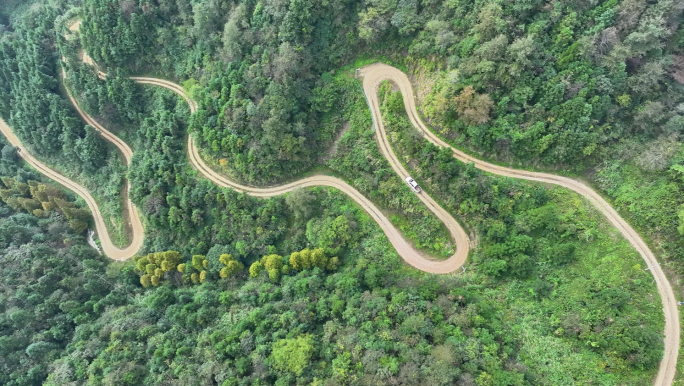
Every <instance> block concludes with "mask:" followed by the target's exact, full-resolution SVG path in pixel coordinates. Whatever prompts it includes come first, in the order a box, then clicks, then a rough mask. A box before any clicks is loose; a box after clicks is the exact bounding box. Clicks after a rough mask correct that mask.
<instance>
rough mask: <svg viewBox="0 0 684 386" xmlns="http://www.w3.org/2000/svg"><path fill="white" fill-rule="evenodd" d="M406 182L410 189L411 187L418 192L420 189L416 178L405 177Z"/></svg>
mask: <svg viewBox="0 0 684 386" xmlns="http://www.w3.org/2000/svg"><path fill="white" fill-rule="evenodd" d="M406 183H407V184H408V185H409V186H410V187H411V189H413V191H414V192H416V193H420V192H421V191H422V190H421V189H420V186H419V185H418V183H417V182H416V180H414V179H413V178H411V176H408V177H406Z"/></svg>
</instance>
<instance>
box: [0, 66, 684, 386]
mask: <svg viewBox="0 0 684 386" xmlns="http://www.w3.org/2000/svg"><path fill="white" fill-rule="evenodd" d="M362 74H363V89H364V92H365V94H366V96H367V98H368V102H369V105H370V109H371V114H372V116H373V119H374V122H375V124H376V129H377V130H376V139H377V141H378V144H379V146H380V150H381V152H382V153H383V155H384V156H385V157H386V158H387V160H388V161H389V163H390V165H391V166H392V168H393V169H394V171H395V172H396V173H397V174H399V175H400V176H401V177H402V178H403V177H405V176H408V175H409V173H408V171H407V170H406V169H405V168H404V167H403V165H402V164H401V162H400V161H399V160H398V158H397V157H396V155H395V154H394V152H393V151H392V149H391V146H390V144H389V141H388V139H387V135H386V131H385V127H384V124H383V122H382V117H381V114H380V107H379V101H378V87H379V85H380V82H382V81H383V80H389V81H391V82H393V83H394V84H395V85H396V86H398V87H399V89H400V90H401V92H402V95H403V99H404V106H405V108H406V111H407V114H408V116H409V119H410V121H411V123H412V124H413V125H414V126H415V127H416V128H417V129H418V130H419V131H420V132H421V133H422V134H423V136H424V137H425V138H426V139H427V140H429V141H430V142H432V143H434V144H435V145H437V146H440V147H448V148H450V149H451V150H452V151H453V154H454V157H456V158H457V159H459V160H460V161H462V162H465V163H473V164H474V166H475V167H477V168H478V169H481V170H483V171H486V172H489V173H492V174H496V175H501V176H506V177H513V178H520V179H525V180H531V181H538V182H543V183H549V184H554V185H559V186H563V187H565V188H568V189H571V190H573V191H575V192H577V193H579V194H580V195H582V196H583V197H585V198H586V199H587V200H589V202H590V203H591V204H592V205H594V206H595V207H596V209H598V210H599V211H600V212H601V213H603V215H604V216H606V218H607V219H608V221H610V223H611V224H613V225H614V226H615V227H616V228H617V229H618V230H619V231H620V232H621V233H622V235H623V236H624V237H625V238H626V239H627V240H628V241H629V242H630V244H632V246H634V248H636V250H637V251H638V252H639V254H640V255H641V256H642V258H643V259H644V261H645V262H646V265H647V266H649V267H651V269H650V270H651V273H652V274H653V277H654V279H655V281H656V283H657V286H658V292H659V293H660V296H661V299H662V302H663V312H664V313H665V341H664V343H665V352H664V356H663V359H662V361H661V363H660V367H659V370H658V373H657V375H656V378H655V379H654V383H653V384H654V385H655V386H669V385H671V384H672V382H673V380H674V376H675V373H676V363H677V356H678V350H679V333H680V329H679V313H678V310H677V301H676V298H675V295H674V293H673V291H672V287H671V286H670V283H669V282H668V280H667V277H666V276H665V273H664V272H663V270H662V268H661V267H660V266H659V265H658V263H657V260H656V258H655V256H654V255H653V253H652V252H651V250H650V249H649V248H648V246H647V245H646V243H645V242H644V241H643V239H642V238H641V237H640V236H639V235H638V234H637V233H636V231H634V229H633V228H632V227H631V226H630V225H629V224H628V223H627V222H626V221H625V220H624V219H622V217H620V215H619V214H618V213H617V212H616V211H615V210H614V209H613V208H612V207H611V206H610V204H608V202H606V201H605V200H604V199H603V198H602V197H601V196H600V195H599V194H597V193H596V192H595V191H594V190H593V189H591V188H590V187H589V186H588V185H586V184H584V183H582V182H580V181H577V180H573V179H571V178H567V177H561V176H556V175H553V174H547V173H538V172H530V171H526V170H517V169H511V168H506V167H502V166H499V165H494V164H491V163H488V162H484V161H481V160H479V159H477V158H474V157H472V156H470V155H468V154H466V153H464V152H462V151H460V150H458V149H455V148H453V147H452V146H450V145H449V144H447V143H446V142H444V141H443V140H442V139H440V138H439V137H437V136H436V135H435V134H434V133H432V132H431V131H430V130H429V129H428V128H427V126H426V125H425V124H424V123H423V121H422V120H421V119H420V117H419V116H418V113H417V109H416V106H415V100H414V94H413V89H412V86H411V83H410V81H409V79H408V77H407V76H406V74H404V73H403V72H401V71H400V70H398V69H396V68H394V67H391V66H388V65H385V64H374V65H370V66H367V67H365V68H363V69H362ZM100 75H104V74H102V73H100ZM132 79H133V80H134V81H136V82H137V83H141V84H149V85H156V86H160V87H164V88H167V89H169V90H171V91H173V92H175V93H176V94H178V95H180V96H181V97H182V98H183V99H184V100H185V101H186V102H187V103H188V105H189V106H190V110H191V113H194V112H195V111H196V110H197V104H196V103H195V102H194V101H193V100H191V99H190V98H189V97H188V96H187V95H186V94H185V92H184V91H183V89H182V87H180V86H179V85H177V84H175V83H172V82H169V81H166V80H161V79H155V78H147V77H133V78H132ZM71 100H72V103H73V104H74V106H75V108H76V109H77V110H78V112H79V114H80V115H82V117H83V118H84V119H85V120H86V121H87V122H88V123H89V124H91V125H93V126H94V127H96V128H97V129H98V130H99V131H100V132H101V133H102V135H103V137H104V138H106V139H108V140H110V141H111V142H112V143H114V144H115V146H117V147H118V148H119V149H120V150H121V152H122V154H124V157H125V158H126V161H127V164H128V162H129V161H130V154H132V151H131V149H130V147H128V145H127V144H125V143H124V142H123V141H121V140H120V139H118V138H117V137H116V136H114V135H113V134H112V133H110V132H109V131H107V130H106V129H104V127H102V126H101V125H99V124H97V122H96V121H95V120H93V119H92V118H91V117H90V116H88V115H87V114H85V112H83V111H82V110H81V109H80V107H79V106H78V104H77V103H76V101H75V100H74V99H73V98H71ZM0 131H2V132H3V134H4V135H5V136H6V137H7V138H8V140H9V141H10V143H11V144H12V145H14V146H16V147H17V148H19V149H20V153H19V154H20V155H21V157H22V158H24V159H25V160H26V161H27V162H28V163H29V164H31V165H32V166H34V167H35V168H36V169H37V170H38V171H40V172H41V173H43V174H45V175H46V176H48V177H49V178H52V179H54V180H55V181H57V182H59V183H60V184H62V185H64V186H65V187H67V188H68V189H71V190H73V191H74V192H76V193H77V194H79V195H80V196H81V197H83V199H84V200H85V201H86V203H87V204H88V206H89V207H90V210H91V212H92V213H93V217H94V219H95V225H96V228H97V231H98V234H99V235H100V241H101V243H102V247H103V250H104V252H105V253H106V254H107V255H108V256H110V257H111V258H114V259H117V260H124V259H127V258H130V257H132V256H133V255H134V254H135V253H136V252H137V251H138V250H139V248H140V247H141V246H142V239H143V231H142V229H143V228H142V223H141V222H140V219H139V216H138V213H137V209H136V208H135V206H134V205H133V204H132V203H131V202H130V199H128V198H126V201H127V208H128V210H130V212H129V213H130V216H129V217H130V219H131V225H132V231H133V240H132V242H131V245H129V246H128V247H127V248H125V249H119V248H117V247H116V246H114V245H113V244H112V242H111V239H110V238H109V236H108V233H107V230H106V227H105V223H104V220H103V219H102V215H101V214H100V211H99V209H98V207H97V204H96V203H95V200H94V199H93V198H92V196H90V194H89V193H88V191H87V190H86V189H85V188H83V187H81V186H80V185H78V184H76V183H75V182H73V181H71V180H69V179H67V178H66V177H64V176H62V175H61V174H59V173H58V172H55V171H53V170H52V169H50V168H48V167H47V166H45V165H44V164H43V163H41V162H40V161H38V160H36V159H35V158H34V157H32V156H31V155H30V154H29V153H28V152H27V151H26V149H24V148H23V146H22V145H21V142H20V141H19V140H18V138H17V137H16V136H15V135H14V133H13V132H12V131H11V129H10V128H9V126H7V125H6V124H5V123H4V121H1V120H0ZM188 155H189V159H190V163H191V164H192V165H193V167H194V168H195V169H197V170H198V171H199V173H200V174H202V175H203V176H204V177H206V178H208V179H210V180H211V181H213V182H214V183H216V184H217V185H219V186H221V187H228V188H232V189H235V190H237V191H239V192H244V193H247V194H250V195H252V196H255V197H272V196H277V195H281V194H284V193H287V192H290V191H293V190H296V189H300V188H305V187H311V186H330V187H333V188H336V189H339V190H341V191H343V192H344V193H346V194H347V195H349V197H350V198H351V199H353V200H354V201H356V202H357V203H358V204H359V205H360V206H361V207H362V208H363V209H364V210H365V211H366V212H367V213H368V214H369V215H370V216H371V217H372V218H373V219H374V220H375V221H376V222H377V223H378V225H379V226H380V228H381V229H382V230H383V232H384V233H385V234H386V235H387V237H388V239H389V241H390V242H391V243H392V245H393V246H394V248H395V249H396V251H397V253H398V254H399V255H401V257H402V258H403V259H404V260H405V261H406V262H407V263H408V264H410V265H412V266H414V267H415V268H417V269H420V270H423V271H425V272H430V273H449V272H453V271H454V270H456V269H458V268H459V267H461V266H462V265H463V263H465V260H466V258H467V255H468V246H469V238H468V235H467V234H466V233H465V231H464V230H463V228H462V227H461V226H460V225H459V224H458V222H457V221H456V220H454V218H453V217H452V216H451V215H450V214H449V213H447V212H446V211H445V210H444V209H443V208H441V207H440V206H439V205H438V204H437V203H436V202H435V201H434V200H433V199H432V198H430V196H429V195H427V194H418V197H419V198H420V200H421V201H423V202H424V203H425V204H426V205H427V207H428V208H429V209H430V210H431V211H432V212H433V213H435V215H436V216H437V217H438V218H439V219H440V220H442V221H443V223H444V224H445V225H446V226H447V228H448V229H449V231H450V233H451V234H452V237H453V238H454V240H455V241H456V245H457V249H456V253H454V255H453V256H451V257H450V258H449V259H447V260H443V261H433V260H427V259H425V258H424V257H423V256H422V255H421V254H420V253H419V252H418V251H416V250H415V249H414V248H413V247H412V246H411V245H410V244H409V243H407V242H406V240H405V239H404V238H403V237H402V236H401V234H400V233H399V231H398V230H397V229H396V228H395V227H394V226H393V225H392V224H391V223H390V221H389V220H388V219H387V217H385V216H384V215H383V213H382V212H381V211H380V210H379V209H378V208H377V207H376V206H375V205H374V204H373V203H372V202H370V201H369V200H368V199H367V198H365V197H364V196H363V195H362V194H361V193H359V192H358V191H357V190H356V189H354V188H352V187H351V186H350V185H348V184H347V183H346V182H344V181H342V180H340V179H338V178H335V177H331V176H325V175H316V176H312V177H308V178H304V179H301V180H298V181H295V182H292V183H289V184H284V185H280V186H275V187H268V188H255V187H251V186H246V185H242V184H239V183H237V182H235V181H233V180H231V179H229V178H227V177H225V176H223V175H221V174H219V173H217V172H215V171H214V170H212V169H211V168H210V167H209V166H208V165H207V164H206V163H205V162H204V161H203V160H202V158H201V157H200V155H199V151H198V149H197V147H196V146H195V142H194V139H193V137H192V135H190V136H188Z"/></svg>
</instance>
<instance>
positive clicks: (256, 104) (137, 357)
mask: <svg viewBox="0 0 684 386" xmlns="http://www.w3.org/2000/svg"><path fill="white" fill-rule="evenodd" d="M683 9H684V8H682V7H680V6H679V4H678V3H675V2H673V1H670V0H661V1H650V2H642V1H632V0H623V1H616V0H609V1H590V2H579V1H556V2H549V3H547V2H542V1H535V0H532V1H523V2H496V1H474V2H466V1H439V0H363V1H353V0H347V1H324V2H312V1H307V0H291V1H253V0H247V1H225V0H205V1H200V0H140V1H137V0H49V1H48V0H46V1H44V2H43V1H26V2H22V1H9V2H6V3H4V4H2V5H0V94H1V95H2V98H0V117H2V118H3V119H4V120H5V121H7V122H8V124H9V125H10V126H11V127H12V128H13V130H14V131H15V133H16V134H17V135H18V136H19V138H20V139H21V140H22V142H23V143H24V144H26V145H27V147H28V148H29V149H30V151H31V153H32V154H35V155H37V156H39V157H40V158H41V159H43V160H44V161H45V162H46V163H48V164H49V165H51V166H52V167H55V168H56V169H57V170H59V171H60V172H62V173H64V174H65V175H67V176H69V177H70V178H74V179H75V180H77V181H79V182H80V183H82V184H83V185H84V186H86V187H87V188H88V189H89V190H90V191H91V192H93V195H94V196H95V198H96V199H97V200H98V203H99V204H100V205H101V207H102V208H103V212H104V214H105V216H106V217H107V218H108V219H111V222H112V224H111V229H110V231H111V232H115V234H118V236H117V238H118V242H119V243H121V244H122V245H125V244H126V241H127V240H126V234H125V233H126V232H125V229H124V226H123V223H125V221H124V218H123V217H122V216H123V215H122V212H121V208H122V205H121V196H120V195H121V191H122V187H123V186H124V185H125V181H126V178H127V179H128V180H129V181H130V183H131V188H132V189H131V191H130V195H131V198H132V199H133V201H134V202H135V203H136V205H137V206H138V208H139V209H140V211H141V213H142V216H143V218H144V223H145V245H144V247H143V250H142V251H141V252H140V255H139V256H136V257H135V258H134V259H132V260H131V261H130V262H124V263H118V262H111V261H109V260H108V259H106V258H105V257H104V256H100V255H99V254H98V252H97V251H96V250H95V249H93V248H91V247H90V246H88V245H87V243H86V233H85V229H86V228H87V227H89V226H91V224H89V218H88V216H87V211H85V210H84V209H83V208H84V205H83V204H82V203H80V202H79V200H76V201H74V200H73V198H72V197H71V195H70V194H69V193H68V192H63V191H61V190H60V189H59V188H58V187H56V186H54V185H53V184H51V183H50V182H49V181H43V180H42V179H41V177H40V175H39V174H38V173H37V172H35V171H31V170H29V169H27V168H26V167H24V166H22V164H21V161H20V159H19V158H18V156H17V155H16V152H14V150H13V149H12V148H10V147H5V148H3V150H2V157H1V159H0V175H1V177H2V179H1V180H2V185H1V186H0V244H1V245H2V248H1V250H0V261H2V263H3V264H2V271H3V272H2V275H0V277H1V278H2V279H1V280H2V286H0V351H1V352H2V355H0V368H2V370H0V384H6V385H13V386H15V385H38V384H48V385H65V384H74V385H77V384H97V385H121V384H130V385H137V384H155V385H169V384H175V385H186V384H187V385H196V384H198V383H201V384H216V385H265V384H275V385H288V384H306V385H338V384H339V385H346V384H351V385H415V384H416V383H418V382H421V383H427V384H430V385H454V384H456V385H477V386H489V385H537V384H542V385H559V384H630V385H647V384H649V383H650V380H651V377H652V375H653V374H654V372H655V370H656V369H657V365H658V362H659V360H660V358H661V357H662V348H663V343H662V336H661V331H662V328H663V316H662V310H661V308H660V301H659V299H658V296H657V291H656V288H655V285H654V284H653V283H652V281H651V277H650V275H649V273H648V272H647V271H644V270H643V269H644V268H645V267H643V266H642V265H643V262H642V261H641V259H640V258H639V256H638V254H637V253H636V252H635V251H634V250H633V249H632V248H631V247H630V246H629V245H628V243H627V242H626V241H624V240H623V239H622V238H621V237H620V236H619V234H618V233H617V232H616V231H615V230H614V229H612V228H611V227H610V226H608V224H607V222H606V221H605V220H604V219H603V218H602V217H601V216H600V215H599V214H598V213H595V212H594V211H593V210H591V209H589V208H590V207H589V206H588V204H587V203H585V202H584V201H582V199H580V198H579V197H578V196H577V195H575V194H573V193H569V192H568V191H566V190H563V189H560V188H549V187H546V186H542V185H538V184H531V183H527V182H521V181H516V180H512V179H507V178H501V177H495V176H491V175H488V174H486V173H483V172H480V171H478V170H477V169H475V168H474V167H473V166H472V165H466V164H463V163H461V162H459V161H457V160H455V159H454V158H453V157H452V156H451V153H450V152H448V151H445V150H440V149H438V148H436V147H435V146H433V145H431V144H429V143H428V142H427V141H425V140H424V139H422V137H420V135H418V134H417V132H416V131H415V129H413V128H412V126H411V125H410V123H409V122H408V120H407V118H406V112H405V110H404V107H403V102H402V101H401V95H400V94H399V93H396V92H393V91H392V89H391V85H390V84H386V85H384V86H383V87H382V89H381V98H382V112H383V119H384V121H385V124H386V126H387V129H388V131H389V132H390V139H391V143H392V146H393V150H394V151H395V152H396V153H397V154H398V155H399V156H400V159H402V160H405V162H406V166H407V167H408V168H409V170H411V173H412V174H413V175H414V176H415V177H416V178H417V179H418V180H419V181H420V183H421V185H422V186H423V187H424V188H425V189H426V190H427V191H429V193H430V195H431V196H432V197H434V198H435V199H436V200H438V202H439V203H440V204H441V205H442V206H443V207H444V208H446V209H447V210H448V211H449V212H450V213H452V214H453V215H454V216H456V217H457V218H458V219H459V221H461V223H462V224H463V225H464V227H465V228H466V229H467V230H468V231H469V233H471V235H473V238H474V239H475V240H476V244H477V246H476V248H475V249H474V250H473V252H472V253H471V256H470V259H469V262H468V264H467V265H466V266H465V269H464V272H459V273H458V274H452V275H447V276H435V275H429V274H425V273H421V272H418V271H415V270H413V269H411V268H409V267H408V266H406V265H405V264H403V263H402V261H401V259H400V258H399V257H398V255H397V253H396V252H395V251H394V250H393V249H392V247H391V245H390V244H389V242H388V241H387V239H386V237H385V236H384V234H383V233H382V232H381V231H380V229H379V228H378V226H377V225H376V224H375V223H374V222H373V221H371V220H370V218H369V217H368V216H367V215H366V214H365V213H364V212H363V211H362V210H361V209H360V208H359V207H357V206H356V205H355V204H354V203H353V202H351V201H350V200H349V199H347V198H346V196H344V195H343V194H341V193H340V192H338V191H335V190H334V189H324V188H314V189H308V190H301V191H296V192H293V193H290V194H288V195H286V196H282V197H276V198H271V199H268V200H259V199H255V198H252V197H250V196H247V195H244V194H239V193H236V192H234V191H232V190H230V189H221V188H218V187H216V186H214V185H213V184H211V183H210V182H209V181H206V180H204V179H202V178H199V177H198V175H197V173H196V172H195V171H194V170H192V168H191V167H190V166H189V165H188V162H187V157H186V154H185V151H186V149H185V144H186V138H187V137H186V136H187V135H195V136H196V138H197V140H198V146H199V147H200V148H201V149H202V152H203V156H204V157H206V159H207V161H208V162H209V163H211V164H212V165H214V166H215V167H216V169H217V170H220V171H221V172H223V173H225V174H227V175H229V176H231V177H234V178H236V179H238V180H241V181H244V182H246V183H249V184H253V185H266V184H274V183H279V182H282V181H285V180H293V179H296V178H298V177H299V176H301V175H302V174H303V173H307V172H310V171H312V170H323V171H325V172H326V173H332V174H335V175H338V176H340V177H342V178H343V179H345V180H346V181H348V182H349V183H350V184H351V185H352V186H354V187H356V188H357V189H358V190H359V191H361V192H362V193H363V194H364V195H366V196H367V197H368V198H370V199H371V200H372V201H373V202H374V203H376V204H377V205H378V206H379V207H381V208H382V209H383V210H384V211H385V212H387V213H388V214H390V215H391V219H392V221H393V223H394V224H395V225H396V226H397V227H398V228H400V229H401V231H402V233H403V234H404V235H405V236H406V237H407V239H409V240H410V241H411V242H412V243H413V244H414V245H416V247H418V248H420V249H421V250H423V251H426V252H429V253H431V254H433V255H435V256H448V255H449V254H450V253H451V252H452V251H453V248H454V246H453V245H452V244H451V240H450V238H449V236H448V233H446V231H445V229H444V227H443V225H441V223H440V222H439V221H438V220H437V219H436V218H435V217H434V216H433V215H432V214H430V212H428V211H427V210H426V208H425V207H423V206H422V205H421V204H420V202H419V201H418V200H417V199H416V197H415V196H414V195H413V194H412V193H411V192H410V190H409V189H408V188H407V187H406V186H405V185H404V184H403V183H402V181H401V180H400V179H399V178H397V177H396V176H395V175H394V174H393V173H392V171H391V169H390V168H389V165H388V163H387V161H386V160H384V159H383V158H382V156H381V155H380V152H379V150H378V148H377V144H376V143H375V141H374V138H373V130H372V122H371V118H370V114H369V113H368V110H367V107H366V102H365V101H364V98H363V94H362V92H361V90H360V88H359V85H358V83H357V81H356V80H355V79H354V76H353V75H354V71H353V70H354V69H355V68H357V67H360V66H361V65H363V64H364V63H369V62H373V61H376V58H380V57H382V58H383V60H384V61H387V62H391V63H392V64H393V65H395V66H398V67H400V68H402V69H404V70H406V71H408V72H409V73H410V75H411V77H412V79H413V80H415V85H414V87H415V89H416V91H417V97H418V99H419V101H420V102H421V103H420V106H419V110H420V112H421V114H423V116H424V118H425V119H426V121H427V122H429V123H430V124H431V125H432V128H433V129H434V130H435V132H437V133H438V134H440V135H441V136H443V137H444V138H445V139H447V140H449V141H451V142H452V143H453V144H454V145H455V146H458V147H460V148H464V149H467V150H469V151H472V152H474V153H477V154H478V155H479V156H481V157H484V158H489V159H493V160H494V161H497V162H501V163H507V164H515V165H521V166H523V167H527V168H536V169H550V170H553V171H555V172H559V171H560V172H563V173H569V174H574V175H581V176H584V177H585V178H588V179H589V180H590V181H592V182H593V183H594V184H595V185H596V186H597V187H598V188H599V189H601V191H602V192H603V193H604V194H606V195H608V196H609V197H611V198H613V199H614V203H615V205H616V207H617V208H619V209H621V210H623V212H624V213H626V214H627V217H628V218H629V219H630V221H631V222H633V223H634V224H635V225H636V226H637V227H638V228H640V230H641V231H643V232H644V234H646V235H648V236H649V237H650V238H651V243H652V244H654V246H655V247H656V251H657V252H659V257H661V258H663V259H664V260H663V262H664V263H666V264H667V265H668V266H670V267H671V268H672V270H673V271H674V272H682V271H683V270H684V265H683V264H682V258H683V255H682V253H683V251H682V247H683V246H684V245H683V244H682V241H681V235H680V232H681V233H684V225H682V224H684V209H681V208H680V206H682V205H684V200H683V199H682V195H681V189H682V184H684V178H682V174H681V173H683V171H684V167H682V166H681V165H684V153H683V152H682V150H681V144H680V142H679V133H680V132H681V130H682V129H683V127H682V125H683V124H684V118H683V117H682V116H683V115H684V109H682V108H681V106H680V104H681V103H682V102H684V101H683V93H682V91H684V90H683V89H682V88H681V87H682V86H681V84H680V82H683V81H684V80H683V79H684V76H683V75H682V74H680V72H682V71H684V65H683V64H682V63H681V62H682V60H681V58H680V57H679V55H680V50H681V48H680V47H681V42H680V40H681V39H682V38H683V37H684V35H682V34H683V33H682V32H681V31H682V29H681V26H680V25H681V13H682V10H683ZM75 19H81V20H83V24H82V25H81V28H80V33H74V32H68V30H67V27H68V26H69V24H70V23H71V22H72V21H73V20H75ZM74 36H75V37H77V39H75V38H73V37H74ZM81 49H85V51H87V52H88V53H89V54H90V55H91V56H92V58H93V59H94V61H95V62H96V63H97V64H98V65H99V66H100V69H101V70H103V71H106V72H107V73H108V76H107V78H106V79H105V80H101V79H98V77H97V75H96V73H95V71H94V69H93V68H92V67H91V66H87V65H84V64H81V63H80V60H79V55H80V50H81ZM62 57H64V58H65V59H66V62H63V61H62V60H61V59H62ZM62 70H64V73H65V76H64V78H62V76H61V73H62ZM131 74H136V75H138V74H148V75H149V74H153V75H155V76H158V77H163V78H167V79H171V80H175V81H178V82H179V83H182V84H183V86H184V88H185V90H186V91H187V92H188V93H189V94H190V95H191V96H192V97H193V98H194V99H195V100H197V102H198V103H199V110H198V112H197V113H196V114H193V115H190V114H189V109H188V108H187V105H186V104H185V103H184V101H182V100H181V99H179V98H178V97H177V96H175V95H174V94H172V93H170V92H169V91H166V90H159V89H154V88H150V87H143V86H139V85H135V84H134V83H133V82H132V81H131V80H130V79H127V76H129V75H131ZM67 92H69V93H70V94H71V95H73V96H74V97H76V99H77V100H78V102H79V104H80V105H81V106H82V107H83V108H84V110H86V111H87V112H88V113H90V114H91V115H93V116H94V117H96V118H97V120H98V121H99V122H101V123H102V124H104V125H105V126H106V127H107V128H109V129H111V130H112V131H113V132H114V133H115V134H116V135H118V136H120V137H121V138H122V139H124V140H125V141H126V142H127V143H128V144H129V145H130V146H131V147H132V148H133V149H134V157H133V160H132V162H131V165H130V168H129V169H128V170H127V169H126V168H125V166H124V163H123V159H122V157H121V156H120V155H119V154H118V153H117V152H116V150H115V149H114V148H113V147H112V146H111V145H109V144H108V143H107V142H106V141H105V140H103V139H102V138H100V137H99V136H98V135H97V133H96V132H95V131H94V129H93V128H92V127H90V126H88V125H85V124H84V122H82V121H81V120H80V119H79V118H78V115H77V114H76V113H75V112H74V111H73V109H72V108H71V107H70V103H69V100H68V99H67ZM108 225H110V224H108ZM116 232H118V233H116Z"/></svg>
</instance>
